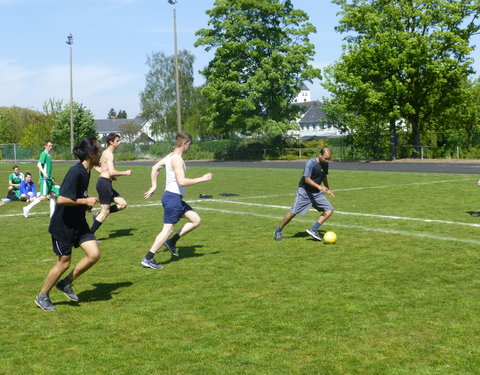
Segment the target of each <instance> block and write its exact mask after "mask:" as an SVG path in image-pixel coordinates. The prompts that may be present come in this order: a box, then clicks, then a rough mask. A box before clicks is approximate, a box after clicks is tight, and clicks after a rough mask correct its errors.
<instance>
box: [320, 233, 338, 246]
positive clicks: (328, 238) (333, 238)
mask: <svg viewBox="0 0 480 375" xmlns="http://www.w3.org/2000/svg"><path fill="white" fill-rule="evenodd" d="M323 242H325V243H329V244H330V243H335V242H337V235H336V234H335V232H332V231H328V232H325V234H324V235H323Z"/></svg>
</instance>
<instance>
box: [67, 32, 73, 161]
mask: <svg viewBox="0 0 480 375" xmlns="http://www.w3.org/2000/svg"><path fill="white" fill-rule="evenodd" d="M67 44H68V45H69V46H70V152H71V153H72V154H73V72H72V44H73V36H72V34H70V35H68V36H67Z"/></svg>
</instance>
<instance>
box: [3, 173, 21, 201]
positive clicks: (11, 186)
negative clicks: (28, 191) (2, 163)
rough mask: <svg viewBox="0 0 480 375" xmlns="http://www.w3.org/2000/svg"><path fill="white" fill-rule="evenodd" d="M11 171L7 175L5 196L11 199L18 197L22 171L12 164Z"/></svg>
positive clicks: (17, 198)
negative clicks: (6, 192) (6, 193)
mask: <svg viewBox="0 0 480 375" xmlns="http://www.w3.org/2000/svg"><path fill="white" fill-rule="evenodd" d="M12 169H13V172H12V173H10V175H9V176H8V195H7V198H9V199H11V200H17V201H18V200H19V199H20V183H21V182H22V181H23V179H24V177H23V173H21V172H20V169H19V168H18V166H17V165H14V166H13V168H12Z"/></svg>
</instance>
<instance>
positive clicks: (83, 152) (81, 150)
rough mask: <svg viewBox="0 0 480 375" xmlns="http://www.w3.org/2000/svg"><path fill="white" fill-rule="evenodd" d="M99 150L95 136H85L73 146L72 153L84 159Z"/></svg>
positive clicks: (81, 159)
mask: <svg viewBox="0 0 480 375" xmlns="http://www.w3.org/2000/svg"><path fill="white" fill-rule="evenodd" d="M99 151H100V144H99V143H98V141H97V138H95V137H87V138H84V139H82V140H81V141H80V144H79V145H78V146H75V147H74V148H73V154H74V155H75V156H76V157H77V158H78V159H80V161H84V160H86V159H88V158H89V157H90V156H91V155H95V154H96V153H98V152H99Z"/></svg>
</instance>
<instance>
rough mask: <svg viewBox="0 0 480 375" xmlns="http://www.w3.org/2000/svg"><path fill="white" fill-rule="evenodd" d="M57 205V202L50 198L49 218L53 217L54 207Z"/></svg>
mask: <svg viewBox="0 0 480 375" xmlns="http://www.w3.org/2000/svg"><path fill="white" fill-rule="evenodd" d="M56 204H57V200H56V199H54V198H50V217H52V216H53V213H54V212H55V205H56Z"/></svg>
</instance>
